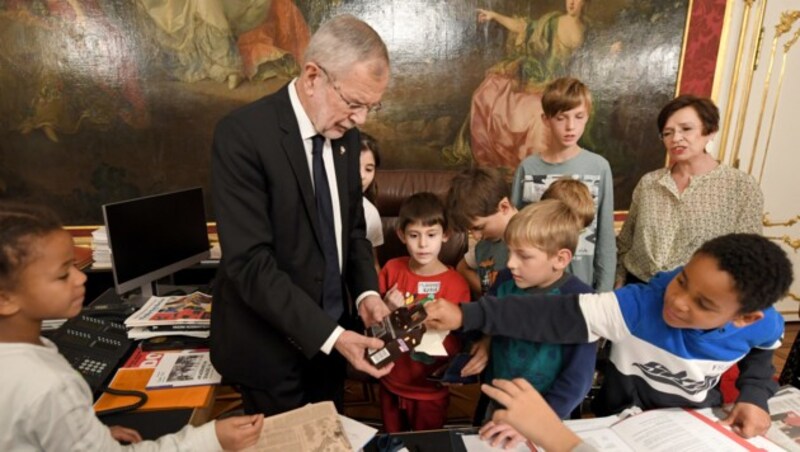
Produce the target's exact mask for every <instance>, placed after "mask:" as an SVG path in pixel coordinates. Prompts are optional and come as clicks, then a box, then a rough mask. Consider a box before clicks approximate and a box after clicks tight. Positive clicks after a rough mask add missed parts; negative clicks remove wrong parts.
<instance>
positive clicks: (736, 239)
mask: <svg viewBox="0 0 800 452" xmlns="http://www.w3.org/2000/svg"><path fill="white" fill-rule="evenodd" d="M791 283H792V264H791V262H790V261H789V259H788V258H787V256H786V253H785V252H784V251H783V250H782V249H781V248H780V247H779V246H778V245H776V244H774V243H772V242H770V241H769V240H768V239H766V238H764V237H761V236H759V235H754V234H728V235H725V236H721V237H718V238H715V239H712V240H710V241H708V242H706V243H705V244H704V245H703V246H701V247H700V249H698V250H697V251H696V252H695V254H694V255H693V256H692V259H691V260H690V261H689V263H688V264H686V266H685V267H680V268H678V269H675V270H673V271H671V272H665V273H660V274H658V275H656V276H655V277H654V278H653V279H652V280H651V281H650V282H649V283H648V284H646V285H645V284H637V285H629V286H626V287H623V288H621V289H618V290H616V291H614V292H608V293H602V294H596V295H595V294H581V295H560V296H554V295H523V296H507V297H505V298H503V299H502V300H496V299H494V298H492V297H484V298H481V299H480V300H478V302H475V303H465V304H464V305H463V307H460V308H459V307H455V306H454V307H453V308H452V309H451V308H449V307H448V306H445V305H446V304H447V303H441V302H438V301H437V302H434V303H428V304H427V305H426V306H425V308H426V310H427V311H428V320H427V323H428V324H429V326H431V327H433V328H438V329H447V330H452V329H456V328H459V327H461V326H462V325H463V328H464V330H482V331H483V332H484V333H487V334H502V335H503V336H508V337H513V338H518V339H525V340H532V341H541V342H553V343H566V344H569V343H581V342H588V341H594V340H597V339H598V337H605V338H608V339H610V340H611V341H612V342H613V344H614V345H613V347H612V352H611V357H610V360H609V361H610V363H609V366H608V368H607V369H606V373H605V378H604V380H603V387H602V388H601V391H600V394H599V395H598V398H597V400H596V404H595V411H596V413H597V414H598V415H605V414H612V413H617V412H619V411H621V410H623V409H625V408H627V407H629V406H634V405H635V406H639V407H641V408H643V409H651V408H663V407H676V406H677V407H709V406H718V405H720V404H721V403H722V396H721V393H720V391H719V388H718V385H717V383H718V382H719V379H720V377H721V376H722V374H723V373H724V372H725V371H726V370H727V369H729V368H730V367H731V366H733V365H734V364H736V363H737V362H738V363H739V369H740V375H739V378H738V380H737V383H736V384H737V387H738V388H739V390H740V395H739V398H738V400H737V402H736V404H735V405H734V407H733V409H732V410H731V412H730V414H729V416H728V417H727V418H726V419H725V420H724V421H723V422H724V423H727V424H731V425H732V426H733V429H734V431H736V432H737V433H739V434H740V435H742V436H744V437H750V436H754V435H759V434H763V433H765V432H766V430H767V429H768V428H769V425H770V417H769V413H768V410H767V399H769V397H771V396H772V395H773V394H774V392H775V390H776V388H777V385H776V383H775V382H774V381H773V379H772V376H773V374H774V367H773V366H772V355H773V352H774V350H775V349H776V348H778V347H779V346H780V339H781V336H782V335H783V318H782V317H781V316H780V314H779V313H778V312H777V311H776V310H775V308H774V307H772V305H773V304H774V303H775V302H776V301H777V300H778V299H779V298H780V297H782V296H783V295H784V294H785V293H786V291H787V290H788V289H789V286H790V285H791Z"/></svg>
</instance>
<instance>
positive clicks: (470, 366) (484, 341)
mask: <svg viewBox="0 0 800 452" xmlns="http://www.w3.org/2000/svg"><path fill="white" fill-rule="evenodd" d="M491 343H492V337H491V336H484V337H482V338H481V339H480V340H479V341H477V342H475V343H474V344H472V348H470V350H469V352H470V354H471V355H472V357H471V358H470V359H469V361H467V364H465V365H464V368H463V369H461V376H462V377H469V376H471V375H478V374H479V373H481V372H483V369H485V368H486V364H488V363H489V347H490V346H491Z"/></svg>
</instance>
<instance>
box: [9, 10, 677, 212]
mask: <svg viewBox="0 0 800 452" xmlns="http://www.w3.org/2000/svg"><path fill="white" fill-rule="evenodd" d="M689 3H690V2H689V0H673V1H656V0H602V1H600V0H595V1H589V0H541V1H530V0H224V1H223V0H202V1H201V0H0V42H2V43H3V45H2V46H0V93H2V94H0V197H2V198H13V199H19V200H25V201H30V202H39V203H44V204H47V205H49V206H51V207H53V208H55V209H56V210H57V211H58V213H59V214H60V215H61V216H62V218H63V219H64V221H65V223H67V224H74V225H80V224H99V223H101V222H102V215H101V210H100V205H101V204H103V203H106V202H112V201H119V200H123V199H127V198H133V197H137V196H142V195H147V194H154V193H159V192H164V191H169V190H173V189H177V188H184V187H190V186H197V185H201V186H203V187H205V188H206V193H207V196H208V192H209V188H210V187H209V160H210V159H209V156H210V148H211V139H212V135H213V130H214V126H215V124H216V122H217V121H218V120H219V119H220V118H221V117H222V116H224V115H225V114H226V113H228V112H229V111H231V110H232V109H235V108H237V107H239V106H241V105H244V104H246V103H248V102H251V101H253V100H255V99H258V98H259V97H261V96H264V95H266V94H269V93H271V92H273V91H275V90H277V89H278V88H280V87H281V86H283V85H284V84H286V83H287V82H288V81H289V80H291V79H292V77H294V76H295V75H296V74H297V73H298V71H299V62H300V61H301V59H302V54H303V51H304V49H305V46H306V45H307V44H308V40H309V38H310V36H311V34H312V33H313V31H314V30H315V29H316V28H317V26H318V25H319V24H320V23H321V22H322V21H324V20H325V19H326V18H329V17H331V16H333V15H336V14H341V13H351V14H354V15H356V16H358V17H361V18H363V19H365V20H366V21H367V22H369V23H370V24H371V25H373V27H374V28H375V29H376V30H377V31H378V32H379V33H380V34H381V36H382V37H383V38H384V40H385V41H386V43H387V45H388V47H389V52H390V56H391V58H392V73H393V75H392V81H391V83H390V85H389V88H388V90H387V93H386V95H385V96H384V102H383V104H384V108H383V109H382V110H381V111H380V112H377V113H375V114H374V115H373V116H370V117H369V119H368V122H367V124H366V125H365V126H364V127H363V129H364V130H366V131H368V132H370V133H371V134H372V135H373V136H375V137H376V138H377V139H378V141H379V142H380V144H381V149H382V152H383V156H382V157H383V158H382V167H381V168H382V169H412V170H413V169H415V168H426V169H430V168H439V169H459V168H464V167H468V166H470V165H482V166H496V167H504V168H509V169H511V170H513V169H514V167H515V166H516V165H517V164H518V163H519V161H520V160H521V159H522V158H524V157H525V156H526V155H529V154H531V153H535V152H538V151H539V150H541V149H542V147H543V146H544V145H545V143H546V139H547V136H546V131H544V130H542V123H541V120H540V115H541V100H540V99H541V93H542V90H543V88H544V86H545V85H546V84H547V83H548V82H549V81H551V80H553V79H554V78H557V77H560V76H563V75H572V76H575V77H578V78H580V79H582V80H583V81H584V82H585V83H586V84H587V85H588V86H589V87H590V89H591V90H592V92H593V96H594V111H593V114H592V119H591V121H590V124H589V127H588V128H587V131H586V133H585V135H584V137H583V139H582V142H581V144H582V145H583V146H584V147H586V148H588V149H591V150H593V151H595V152H598V153H599V154H601V155H603V156H605V157H606V158H607V159H608V160H609V161H610V162H611V167H612V171H613V173H614V182H615V208H616V209H617V210H625V209H627V207H628V205H629V203H630V196H631V192H632V190H633V187H634V186H635V184H636V182H637V181H638V180H639V178H640V177H641V175H642V174H644V173H645V172H647V171H650V170H653V169H655V168H658V167H660V166H662V165H663V164H664V159H665V153H664V150H663V148H662V146H661V144H660V142H659V140H658V136H657V130H656V126H655V117H656V114H657V112H658V110H659V108H660V107H661V105H663V104H664V103H665V102H666V101H667V100H668V99H670V98H671V97H672V96H674V94H675V92H676V83H677V81H678V74H679V65H680V62H681V49H682V44H683V37H684V30H685V28H686V21H687V13H688V10H689V7H690V4H689ZM209 207H212V206H210V204H209ZM209 212H210V214H209V215H210V219H212V220H213V208H211V209H210V210H209Z"/></svg>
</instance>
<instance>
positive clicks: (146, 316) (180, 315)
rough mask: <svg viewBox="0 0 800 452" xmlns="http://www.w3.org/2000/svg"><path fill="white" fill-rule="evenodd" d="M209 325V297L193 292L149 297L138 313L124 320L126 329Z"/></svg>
mask: <svg viewBox="0 0 800 452" xmlns="http://www.w3.org/2000/svg"><path fill="white" fill-rule="evenodd" d="M210 323H211V295H207V294H204V293H202V292H194V293H191V294H189V295H177V296H172V297H150V299H149V300H147V302H146V303H145V304H144V306H142V307H141V308H140V309H139V310H138V311H136V312H134V313H133V314H131V315H130V317H128V318H127V319H125V326H127V327H128V328H131V327H136V326H140V327H141V326H157V325H176V324H193V325H209V324H210Z"/></svg>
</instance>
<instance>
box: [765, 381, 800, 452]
mask: <svg viewBox="0 0 800 452" xmlns="http://www.w3.org/2000/svg"><path fill="white" fill-rule="evenodd" d="M769 413H770V415H771V417H772V426H771V427H770V428H769V431H768V432H767V434H766V437H767V438H769V439H770V440H772V442H774V443H775V444H777V445H779V446H781V447H783V448H784V449H786V450H789V451H793V452H800V389H797V388H795V387H794V386H784V387H782V388H781V389H780V390H778V392H776V393H775V395H774V396H773V397H772V398H771V399H769Z"/></svg>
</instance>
